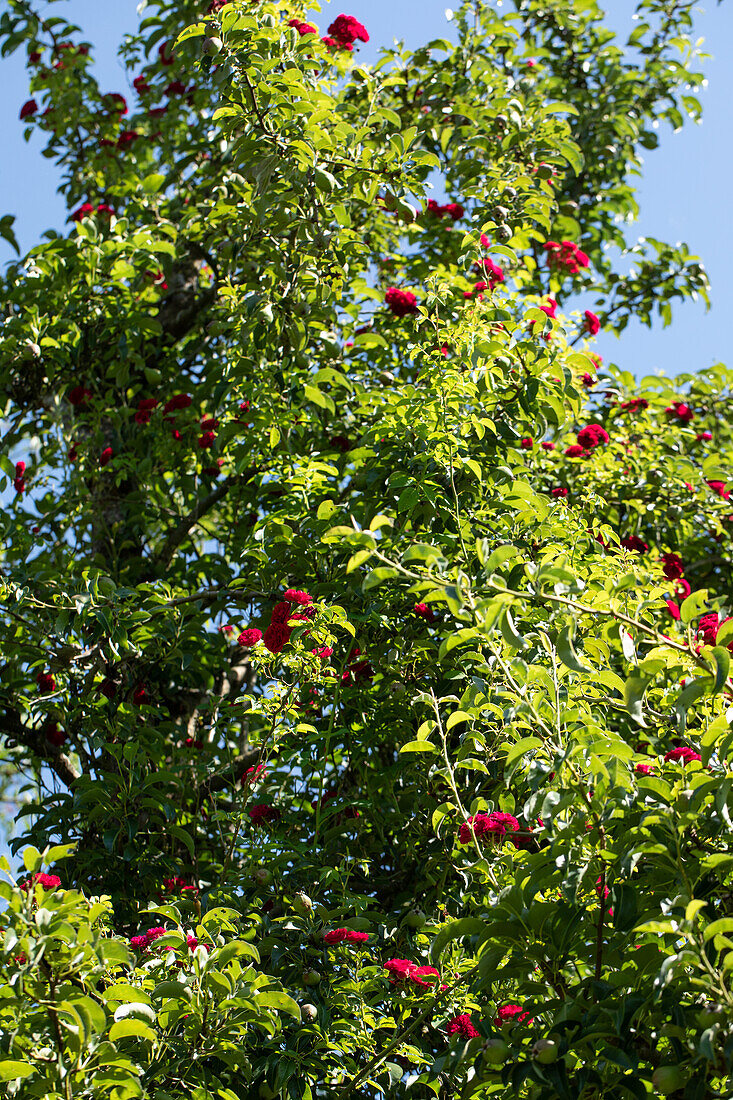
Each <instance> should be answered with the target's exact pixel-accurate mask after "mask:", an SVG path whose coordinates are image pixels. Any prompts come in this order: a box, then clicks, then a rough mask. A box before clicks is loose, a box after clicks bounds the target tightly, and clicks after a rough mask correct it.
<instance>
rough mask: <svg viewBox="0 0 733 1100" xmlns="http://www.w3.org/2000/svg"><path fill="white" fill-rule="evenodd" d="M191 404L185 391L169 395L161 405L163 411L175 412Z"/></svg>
mask: <svg viewBox="0 0 733 1100" xmlns="http://www.w3.org/2000/svg"><path fill="white" fill-rule="evenodd" d="M190 404H191V397H190V396H189V395H188V394H187V393H176V394H174V395H173V397H169V398H168V400H167V401H166V403H165V405H164V406H163V412H164V413H171V412H176V410H178V409H187V408H188V407H189V406H190Z"/></svg>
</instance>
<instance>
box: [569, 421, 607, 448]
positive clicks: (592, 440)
mask: <svg viewBox="0 0 733 1100" xmlns="http://www.w3.org/2000/svg"><path fill="white" fill-rule="evenodd" d="M577 439H578V443H580V445H581V446H582V447H585V449H586V450H587V451H591V450H593V448H594V447H600V445H601V444H602V443H608V439H609V436H608V432H607V431H606V429H605V428H602V427H601V425H600V424H589V425H588V427H587V428H581V429H580V431H579V432H578V435H577Z"/></svg>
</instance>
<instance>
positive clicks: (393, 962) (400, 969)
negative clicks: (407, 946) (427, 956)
mask: <svg viewBox="0 0 733 1100" xmlns="http://www.w3.org/2000/svg"><path fill="white" fill-rule="evenodd" d="M384 969H385V970H386V971H387V972H388V973H389V976H390V979H391V981H393V982H401V981H407V979H408V978H409V976H410V973H411V972H412V971H413V970H414V969H415V964H414V963H413V962H410V960H409V959H388V960H387V962H386V963H385V964H384Z"/></svg>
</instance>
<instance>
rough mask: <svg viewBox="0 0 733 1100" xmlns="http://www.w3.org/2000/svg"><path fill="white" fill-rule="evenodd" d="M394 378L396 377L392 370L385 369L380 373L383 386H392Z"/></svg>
mask: <svg viewBox="0 0 733 1100" xmlns="http://www.w3.org/2000/svg"><path fill="white" fill-rule="evenodd" d="M394 380H395V378H394V375H393V374H392V371H391V370H383V371H382V372H381V373H380V375H379V381H380V382H381V383H382V385H383V386H391V385H392V384H393V383H394Z"/></svg>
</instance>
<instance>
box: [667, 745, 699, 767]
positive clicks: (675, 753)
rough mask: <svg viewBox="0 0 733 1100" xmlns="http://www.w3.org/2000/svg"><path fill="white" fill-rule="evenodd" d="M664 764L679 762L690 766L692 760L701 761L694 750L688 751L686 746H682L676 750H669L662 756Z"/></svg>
mask: <svg viewBox="0 0 733 1100" xmlns="http://www.w3.org/2000/svg"><path fill="white" fill-rule="evenodd" d="M664 760H665V763H673V762H676V761H679V762H680V763H681V764H683V765H684V764H691V763H692V761H693V760H702V757H701V756H700V753H699V752H695V750H694V749H690V748H688V747H687V745H682V746H680V747H679V748H677V749H670V750H669V752H667V753H665V754H664Z"/></svg>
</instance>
